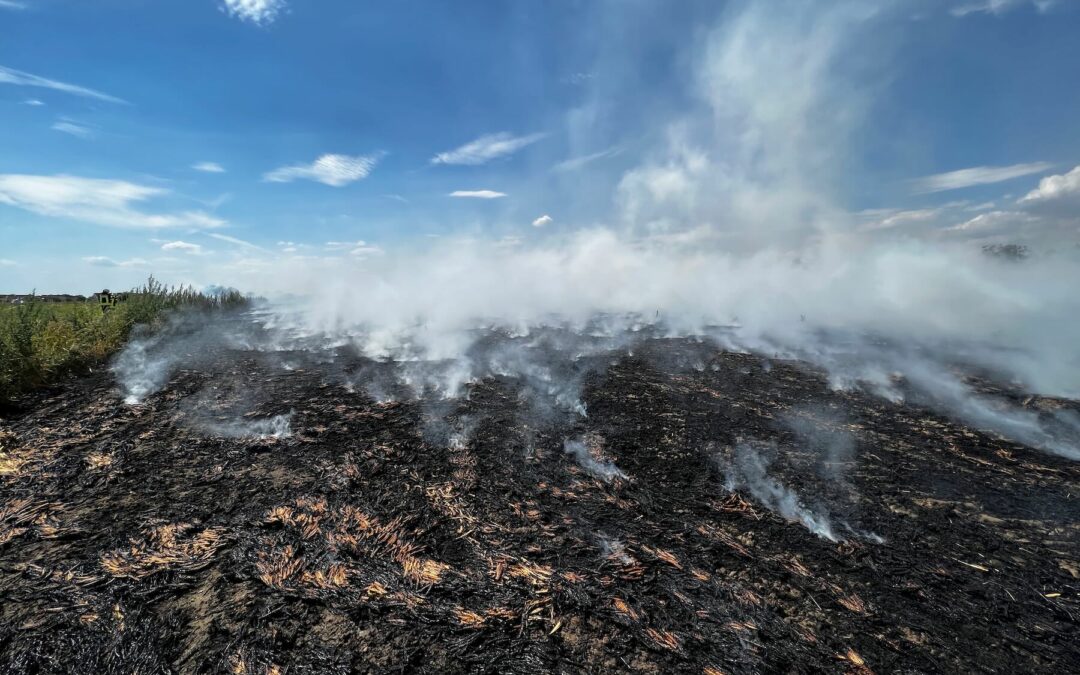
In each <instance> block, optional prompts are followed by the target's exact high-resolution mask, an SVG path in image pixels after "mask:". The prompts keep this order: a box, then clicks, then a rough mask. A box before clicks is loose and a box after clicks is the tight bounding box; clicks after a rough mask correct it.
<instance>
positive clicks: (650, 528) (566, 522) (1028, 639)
mask: <svg viewBox="0 0 1080 675" xmlns="http://www.w3.org/2000/svg"><path fill="white" fill-rule="evenodd" d="M590 358H591V360H590V359H582V360H581V361H580V362H578V363H577V364H576V365H575V366H574V367H573V368H571V370H576V371H577V376H578V377H579V378H580V381H581V382H582V384H583V389H582V399H583V402H584V403H585V406H586V408H587V411H588V416H587V417H581V416H580V415H577V414H576V413H573V412H572V411H568V410H564V411H563V412H562V413H560V414H537V413H536V408H537V404H536V402H535V401H534V400H532V399H530V398H529V397H527V396H526V395H525V393H526V392H525V391H524V389H523V384H522V382H521V381H520V379H519V378H514V377H510V376H507V377H491V378H487V379H484V380H482V381H480V382H477V383H474V384H471V385H469V386H468V388H467V392H466V395H464V396H462V397H461V398H459V399H456V400H446V401H435V400H420V401H416V400H411V401H408V400H407V401H404V402H383V403H380V402H377V401H376V400H374V399H372V398H371V397H370V396H368V395H367V394H365V393H363V391H362V390H357V391H352V390H351V387H346V386H342V381H343V377H342V375H350V374H352V375H356V374H364V376H365V377H368V378H369V379H373V378H375V377H376V376H377V375H379V373H380V372H381V371H383V370H385V369H387V368H389V366H387V365H385V364H376V363H373V362H370V361H367V360H365V359H362V358H360V357H358V356H355V355H350V354H348V353H346V352H345V351H343V350H341V351H339V352H338V353H337V354H336V355H335V359H334V361H333V365H332V367H331V366H328V365H326V363H325V362H323V360H321V359H316V358H314V357H312V356H311V355H307V354H304V353H299V352H297V353H285V354H281V353H278V354H276V355H270V354H260V353H256V352H243V351H227V350H223V351H220V352H216V353H213V354H208V355H206V357H205V363H203V364H202V365H200V367H199V369H198V370H180V371H179V372H177V373H175V374H174V375H173V377H172V379H171V381H170V382H169V384H168V386H167V387H165V388H164V389H163V390H162V391H161V392H159V393H157V394H154V395H152V396H150V397H149V398H148V399H147V400H146V401H145V403H144V404H142V405H139V406H130V407H129V406H124V405H122V404H120V403H119V398H118V394H117V392H116V390H115V384H114V383H113V382H112V381H111V380H110V379H109V378H108V377H107V376H105V375H104V374H102V375H98V376H94V377H91V378H89V379H86V380H82V381H80V382H76V383H73V384H71V385H70V386H69V387H68V388H67V389H65V390H61V391H58V392H53V393H51V394H48V395H44V394H43V395H42V397H41V399H40V400H39V401H38V404H37V405H36V406H34V412H32V413H28V414H24V415H23V416H21V417H17V418H14V419H8V420H6V421H5V422H4V424H3V425H2V427H0V429H2V431H0V446H2V450H0V486H2V493H0V671H3V672H11V673H24V672H80V673H109V672H124V673H130V672H139V673H154V672H221V671H226V672H234V673H286V672H287V673H323V672H342V673H344V672H373V673H374V672H401V671H418V672H431V673H446V672H500V673H537V672H596V673H601V672H603V673H607V672H631V671H632V672H645V673H649V672H655V673H659V672H693V673H707V674H715V673H748V672H820V671H825V672H853V673H869V672H897V671H901V672H924V673H940V672H979V671H982V672H1001V673H1015V672H1032V671H1043V672H1066V671H1070V670H1073V669H1075V667H1076V665H1077V663H1080V652H1078V645H1080V639H1078V637H1080V636H1078V634H1077V626H1078V619H1080V602H1078V596H1077V592H1078V591H1080V579H1078V577H1080V563H1078V557H1080V556H1078V545H1077V544H1078V531H1077V529H1078V522H1080V519H1078V515H1080V513H1078V509H1077V503H1076V501H1077V495H1080V469H1078V468H1077V465H1076V464H1075V463H1073V462H1070V461H1069V460H1066V459H1062V458H1059V457H1055V456H1053V455H1049V454H1044V453H1042V452H1039V451H1036V450H1032V449H1030V448H1025V447H1023V446H1018V445H1016V444H1013V443H1010V442H1008V441H1005V440H1002V439H1000V438H996V437H992V436H990V435H987V434H984V433H981V432H979V431H975V430H972V429H969V428H965V427H963V426H960V425H958V424H956V423H954V422H951V421H949V420H948V419H946V418H943V417H941V416H938V415H936V414H933V413H931V412H929V411H928V410H926V409H922V408H919V407H916V406H910V405H908V406H905V405H901V404H892V403H888V402H885V401H883V400H882V399H880V398H876V397H872V396H869V395H865V394H862V393H857V392H847V393H844V392H834V391H831V390H829V388H828V387H827V384H826V382H827V378H826V377H825V376H824V375H823V374H821V373H818V372H815V371H814V370H812V369H810V368H809V367H807V366H805V365H803V364H799V363H792V362H772V363H768V362H766V361H763V360H762V359H761V358H760V357H757V356H752V355H745V354H735V353H724V352H720V351H717V350H716V349H715V348H712V347H709V346H708V345H706V344H699V343H695V342H691V341H683V340H650V341H647V342H646V343H645V344H642V345H638V346H637V348H635V349H634V350H633V354H632V355H631V354H630V353H627V352H621V353H619V354H614V355H612V354H608V355H604V356H602V357H590ZM283 360H288V361H289V362H290V368H291V369H286V368H283V367H282V362H283ZM383 375H386V373H383ZM569 375H573V373H569ZM387 377H389V376H387ZM345 379H348V378H345ZM384 379H385V378H384ZM390 379H392V378H390ZM392 388H393V387H391V386H388V387H387V389H392ZM389 393H390V394H392V393H393V392H389ZM1029 405H1032V406H1040V405H1041V406H1056V405H1062V403H1061V402H1055V401H1045V400H1041V401H1040V400H1036V401H1033V402H1031V401H1029ZM289 413H291V414H292V417H291V418H289V419H290V425H291V427H290V428H291V434H290V435H286V436H282V437H280V438H273V437H242V436H241V437H237V436H236V435H229V434H224V435H223V434H215V433H214V432H213V431H212V429H214V428H217V427H216V426H215V425H219V424H221V423H223V420H226V419H228V420H236V419H237V418H239V419H240V421H241V422H242V421H244V420H256V419H266V418H270V417H273V416H276V415H288V414H289ZM549 413H550V411H549ZM215 415H217V416H218V417H220V418H221V419H216V418H215ZM208 420H209V422H210V424H209V425H208V424H207V422H208ZM808 425H810V426H809V427H808ZM815 427H816V428H818V430H819V431H820V433H818V432H813V431H811V432H808V431H807V429H808V428H815ZM208 429H210V431H208ZM567 439H580V440H581V441H582V442H583V443H584V444H585V445H586V446H588V447H589V449H590V452H592V453H593V454H594V455H595V459H596V460H597V462H605V463H612V464H614V465H615V466H617V467H618V469H619V471H621V472H622V473H623V474H625V476H626V478H619V477H615V478H614V479H611V480H604V479H603V478H601V477H597V476H594V475H592V474H590V473H588V472H587V471H586V470H584V469H583V468H582V466H581V465H580V464H579V463H578V462H577V461H575V457H574V456H573V455H572V454H568V453H567V452H565V451H564V443H565V442H566V440H567ZM746 444H749V445H746ZM838 444H839V445H840V446H843V447H839V448H837V447H836V446H837V445H838ZM739 447H744V448H751V449H753V451H754V452H760V453H762V455H763V459H762V461H763V462H766V463H767V466H768V471H769V474H770V476H771V478H772V479H774V480H775V481H777V483H778V484H782V485H783V486H785V488H786V489H790V490H791V491H792V493H793V494H797V495H798V499H799V502H800V504H801V506H802V507H804V508H806V509H808V510H811V511H813V512H814V513H816V514H820V515H822V516H824V517H827V518H828V519H829V521H830V522H831V524H832V527H833V529H834V530H835V532H836V533H837V534H838V535H840V536H839V538H840V539H842V541H839V542H832V541H829V540H828V539H826V538H823V537H820V536H816V535H815V534H813V533H811V532H810V531H809V530H808V529H806V528H805V527H804V526H803V525H801V524H800V523H798V522H789V521H787V520H785V519H784V518H781V517H780V516H778V515H776V514H774V513H773V512H771V511H769V510H768V509H766V508H764V507H763V506H762V505H761V503H760V502H759V501H756V500H755V499H754V497H753V495H752V494H750V493H749V492H746V491H744V490H741V489H740V490H737V491H735V492H729V491H727V490H726V489H725V487H724V486H725V474H724V471H725V467H726V466H728V465H729V461H730V458H731V456H732V453H733V452H735V449H736V448H739ZM877 536H880V537H883V538H884V542H883V543H880V542H879V540H878V539H877V538H876V537H877Z"/></svg>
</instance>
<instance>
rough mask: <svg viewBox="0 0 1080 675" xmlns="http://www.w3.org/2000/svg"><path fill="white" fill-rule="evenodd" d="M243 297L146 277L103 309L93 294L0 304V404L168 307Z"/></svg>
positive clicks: (89, 361)
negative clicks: (88, 297)
mask: <svg viewBox="0 0 1080 675" xmlns="http://www.w3.org/2000/svg"><path fill="white" fill-rule="evenodd" d="M249 301H250V300H249V298H247V297H246V296H244V295H242V294H241V293H239V292H238V291H235V290H230V291H225V292H222V293H215V294H206V293H201V292H199V291H196V290H195V289H194V288H191V287H187V286H177V287H172V286H166V285H165V284H162V283H161V282H159V281H157V280H156V279H154V278H153V277H150V278H149V279H148V280H147V282H146V283H145V284H144V285H143V286H140V287H138V288H135V289H132V290H131V291H130V292H128V293H127V294H126V299H125V300H124V301H122V302H120V303H118V304H117V305H116V306H115V307H114V308H112V309H110V310H109V311H107V312H104V313H103V312H102V311H101V308H100V306H99V305H98V303H97V302H95V301H94V300H90V301H87V302H85V303H80V302H71V303H57V304H52V303H43V302H39V301H37V300H36V299H35V298H34V297H33V296H31V297H30V299H29V300H28V301H27V302H25V303H24V304H21V305H14V306H10V307H0V405H3V404H5V403H9V402H10V401H11V400H12V399H13V398H14V397H16V396H18V395H19V394H21V393H24V392H26V391H29V390H31V389H34V388H36V387H40V386H42V385H46V384H49V383H50V382H55V381H56V380H58V379H60V378H62V377H65V376H68V375H70V374H72V373H80V372H85V371H86V370H87V369H88V368H91V367H93V366H94V365H96V364H99V363H102V362H103V361H105V360H106V359H107V358H108V357H109V356H110V355H111V354H112V353H114V352H115V351H116V350H118V349H119V348H120V347H121V346H123V344H124V342H125V340H127V337H128V334H129V333H130V332H131V329H132V328H133V327H135V326H136V325H139V324H144V325H149V326H150V327H151V328H153V327H154V326H155V325H156V324H157V323H158V322H160V321H162V320H163V317H164V316H165V315H166V314H167V313H168V312H170V311H173V310H177V309H181V308H195V309H201V310H207V311H214V310H220V309H226V308H231V307H242V306H244V305H246V304H247V303H248V302H249Z"/></svg>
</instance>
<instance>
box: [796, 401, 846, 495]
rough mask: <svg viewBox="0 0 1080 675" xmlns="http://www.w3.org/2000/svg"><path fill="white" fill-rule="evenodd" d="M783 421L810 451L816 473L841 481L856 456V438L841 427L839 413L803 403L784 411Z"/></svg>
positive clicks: (841, 422) (841, 421)
mask: <svg viewBox="0 0 1080 675" xmlns="http://www.w3.org/2000/svg"><path fill="white" fill-rule="evenodd" d="M784 421H785V422H786V423H787V426H788V427H790V428H791V430H792V431H794V432H795V435H796V436H797V437H798V438H799V442H800V444H801V445H802V446H803V447H805V448H806V449H808V450H810V451H811V453H813V455H814V457H815V460H816V463H817V472H818V474H819V475H820V476H821V477H822V478H825V479H829V480H835V481H844V480H845V479H846V476H847V473H848V469H849V467H850V466H851V464H852V462H853V461H854V460H855V438H854V437H853V436H852V435H851V433H850V432H848V431H847V430H846V429H844V428H843V424H844V420H843V418H842V416H841V415H840V414H839V413H837V412H836V411H833V410H828V409H826V408H823V407H813V406H811V407H806V408H803V409H802V410H799V411H796V412H795V413H793V414H789V415H786V416H785V417H784Z"/></svg>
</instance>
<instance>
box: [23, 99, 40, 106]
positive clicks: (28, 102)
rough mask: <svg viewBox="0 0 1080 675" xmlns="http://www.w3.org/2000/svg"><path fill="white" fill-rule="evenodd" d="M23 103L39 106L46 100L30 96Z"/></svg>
mask: <svg viewBox="0 0 1080 675" xmlns="http://www.w3.org/2000/svg"><path fill="white" fill-rule="evenodd" d="M22 104H23V105H29V106H34V107H37V106H41V105H45V102H44V101H41V100H38V99H36V98H28V99H26V100H25V101H23V102H22Z"/></svg>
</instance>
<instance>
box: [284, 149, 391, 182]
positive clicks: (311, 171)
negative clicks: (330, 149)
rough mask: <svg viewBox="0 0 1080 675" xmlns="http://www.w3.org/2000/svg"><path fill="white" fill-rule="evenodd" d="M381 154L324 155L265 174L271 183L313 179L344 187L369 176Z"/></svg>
mask: <svg viewBox="0 0 1080 675" xmlns="http://www.w3.org/2000/svg"><path fill="white" fill-rule="evenodd" d="M380 157H381V155H380V154H374V155H356V156H349V155H323V156H322V157H319V158H318V159H316V160H315V161H314V162H312V163H311V164H298V165H294V166H283V167H281V168H280V169H274V170H273V171H271V172H269V173H267V174H266V175H264V176H263V180H265V181H267V182H270V183H290V182H292V181H294V180H301V179H302V180H313V181H316V182H318V183H322V184H323V185H330V186H331V187H342V186H344V185H348V184H349V183H353V182H355V181H358V180H362V179H364V178H367V177H368V175H369V174H370V173H371V171H372V170H373V169H374V168H375V165H376V164H378V163H379V159H380Z"/></svg>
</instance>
